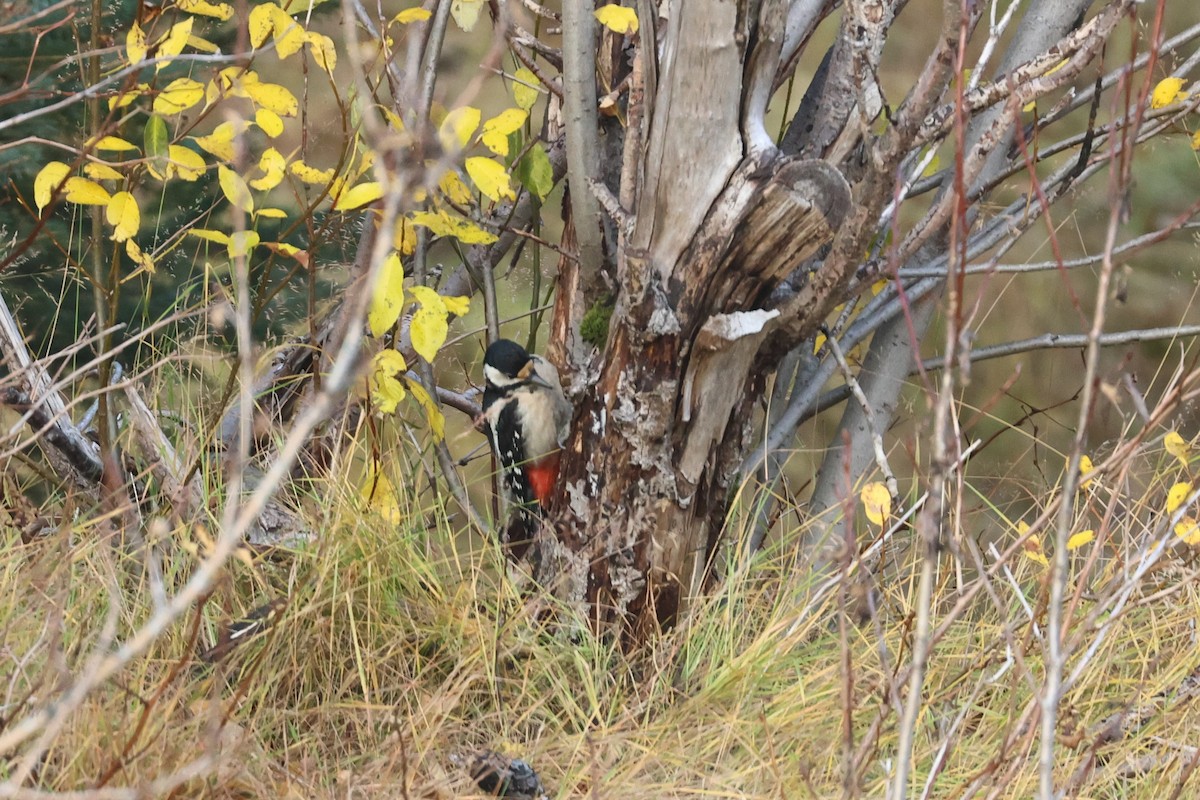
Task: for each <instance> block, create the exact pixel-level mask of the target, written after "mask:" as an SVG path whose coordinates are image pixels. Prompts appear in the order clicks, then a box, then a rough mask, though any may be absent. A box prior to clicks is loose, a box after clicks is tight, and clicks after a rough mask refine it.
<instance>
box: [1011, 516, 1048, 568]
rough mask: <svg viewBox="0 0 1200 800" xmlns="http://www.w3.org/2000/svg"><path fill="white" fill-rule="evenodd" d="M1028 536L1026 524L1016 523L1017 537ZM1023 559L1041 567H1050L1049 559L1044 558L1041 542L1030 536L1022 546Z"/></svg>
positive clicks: (1027, 525)
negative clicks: (1023, 551)
mask: <svg viewBox="0 0 1200 800" xmlns="http://www.w3.org/2000/svg"><path fill="white" fill-rule="evenodd" d="M1028 534H1029V524H1028V523H1026V522H1018V523H1017V535H1018V536H1027V535H1028ZM1023 547H1024V550H1025V557H1026V558H1028V559H1029V560H1031V561H1035V562H1037V563H1038V564H1041V565H1042V566H1043V567H1048V566H1050V559H1048V558H1046V553H1045V551H1044V550H1042V540H1041V539H1039V538H1038V537H1036V536H1030V537H1029V538H1028V539H1026V540H1025V543H1024V545H1023Z"/></svg>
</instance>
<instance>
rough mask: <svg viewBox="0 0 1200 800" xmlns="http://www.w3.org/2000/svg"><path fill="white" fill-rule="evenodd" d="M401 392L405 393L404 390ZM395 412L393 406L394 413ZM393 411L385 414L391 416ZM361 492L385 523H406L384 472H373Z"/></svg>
mask: <svg viewBox="0 0 1200 800" xmlns="http://www.w3.org/2000/svg"><path fill="white" fill-rule="evenodd" d="M393 381H395V379H393ZM397 383H398V382H397ZM400 391H401V392H403V391H404V390H403V388H401V390H400ZM401 399H403V398H401ZM395 410H396V409H395V405H394V404H393V406H392V411H395ZM392 411H388V412H385V413H389V414H390V413H392ZM360 491H361V493H362V498H363V500H365V501H366V502H367V507H368V508H369V509H371V510H372V511H374V512H375V513H376V514H378V515H379V516H380V518H381V519H382V520H383V521H384V522H386V523H387V524H389V525H399V524H400V523H402V522H404V513H403V512H402V511H401V510H400V504H399V503H398V502H397V501H396V490H395V489H393V488H392V482H391V481H389V480H388V479H387V476H386V475H384V474H383V473H382V472H378V471H376V470H372V471H371V474H369V475H368V476H367V479H366V480H365V481H364V482H363V485H362V489H361V490H360Z"/></svg>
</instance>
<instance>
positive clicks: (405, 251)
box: [392, 217, 417, 256]
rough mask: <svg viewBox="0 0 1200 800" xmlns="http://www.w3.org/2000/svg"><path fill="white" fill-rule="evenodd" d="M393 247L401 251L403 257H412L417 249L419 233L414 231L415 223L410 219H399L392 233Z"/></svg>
mask: <svg viewBox="0 0 1200 800" xmlns="http://www.w3.org/2000/svg"><path fill="white" fill-rule="evenodd" d="M392 247H394V248H396V249H397V250H399V251H400V255H402V256H411V255H412V254H413V251H415V250H416V249H417V232H416V231H415V230H414V229H413V221H412V220H411V219H409V218H408V217H398V218H397V219H396V227H395V229H394V231H393V233H392Z"/></svg>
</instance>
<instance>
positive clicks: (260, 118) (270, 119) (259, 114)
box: [254, 108, 283, 139]
mask: <svg viewBox="0 0 1200 800" xmlns="http://www.w3.org/2000/svg"><path fill="white" fill-rule="evenodd" d="M254 122H255V123H256V124H257V125H258V127H259V128H260V129H262V132H263V133H265V134H266V135H267V136H270V137H271V138H272V139H274V138H275V137H276V136H279V135H280V134H281V133H283V120H281V119H280V118H279V115H278V114H276V113H275V112H274V111H272V110H271V109H269V108H260V109H258V110H257V111H255V112H254Z"/></svg>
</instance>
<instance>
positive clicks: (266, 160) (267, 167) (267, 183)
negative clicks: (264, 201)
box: [250, 147, 287, 192]
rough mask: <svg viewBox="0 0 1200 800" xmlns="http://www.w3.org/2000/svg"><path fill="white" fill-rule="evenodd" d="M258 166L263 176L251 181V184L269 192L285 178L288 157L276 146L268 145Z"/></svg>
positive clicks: (255, 187) (259, 189)
mask: <svg viewBox="0 0 1200 800" xmlns="http://www.w3.org/2000/svg"><path fill="white" fill-rule="evenodd" d="M258 168H259V169H260V170H262V171H263V176H262V177H261V178H255V179H254V180H252V181H250V186H251V187H252V188H254V189H257V190H258V191H260V192H267V191H270V190H271V189H274V188H275V187H276V186H278V185H279V183H280V181H282V180H283V175H284V172H285V170H286V169H287V159H286V158H284V157H283V154H282V153H280V152H279V151H278V150H276V149H275V148H274V147H268V148H267V149H266V150H264V151H263V154H262V157H261V158H260V159H258Z"/></svg>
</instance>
